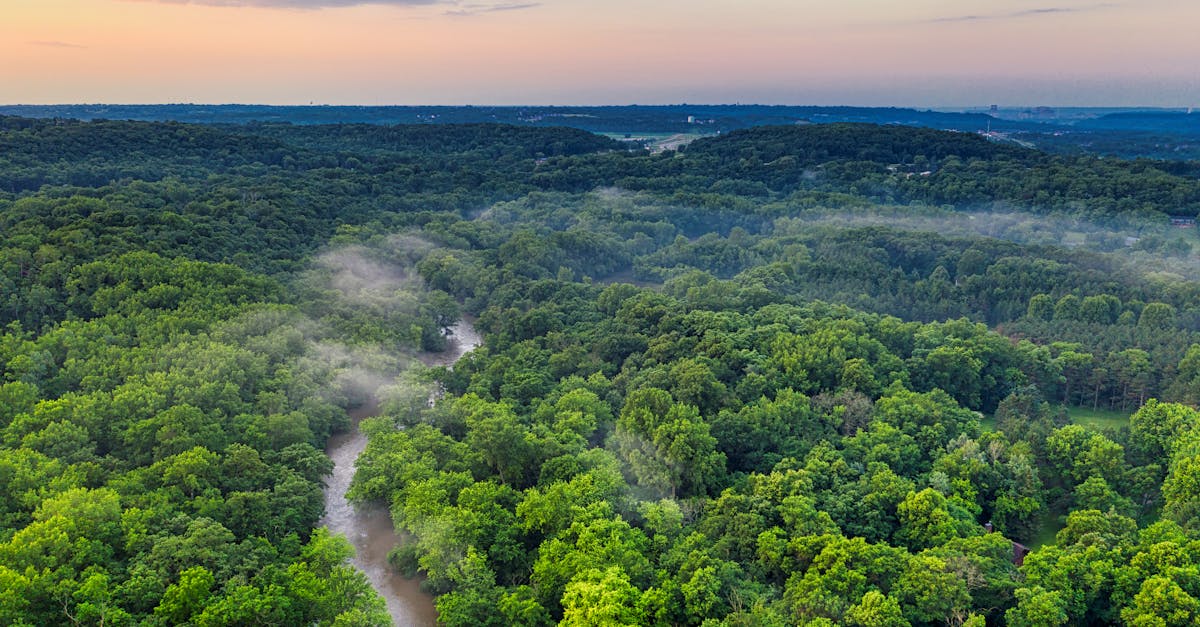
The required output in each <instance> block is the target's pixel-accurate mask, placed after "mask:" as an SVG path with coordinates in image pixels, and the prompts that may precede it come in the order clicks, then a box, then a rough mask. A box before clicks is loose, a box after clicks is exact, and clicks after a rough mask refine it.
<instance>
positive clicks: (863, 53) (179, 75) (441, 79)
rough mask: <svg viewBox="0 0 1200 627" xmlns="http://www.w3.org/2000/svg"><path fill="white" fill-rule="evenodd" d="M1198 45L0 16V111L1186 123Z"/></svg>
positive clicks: (1038, 5) (1106, 13) (919, 33)
mask: <svg viewBox="0 0 1200 627" xmlns="http://www.w3.org/2000/svg"><path fill="white" fill-rule="evenodd" d="M320 4H325V5H327V6H325V7H324V8H295V7H300V6H309V7H311V6H312V5H320ZM214 5H224V6H214ZM263 5H270V6H263ZM328 5H351V6H328ZM1198 26H1200V2H1198V1H1196V0H1130V1H1121V0H1114V1H1111V2H1102V1H1100V2H1087V1H1081V0H1044V1H1041V2H1039V1H1027V0H1012V1H1005V0H1000V1H997V0H990V1H989V0H907V1H905V2H899V1H896V0H542V1H541V2H533V1H531V2H524V1H523V0H509V1H506V2H489V1H488V0H478V1H473V2H453V1H446V2H439V1H437V0H376V3H374V4H356V0H203V1H200V0H193V1H191V2H187V1H185V0H0V59H3V62H2V63H0V104H18V103H29V104H40V103H71V102H108V103H157V102H244V103H269V104H307V103H309V102H316V103H323V104H589V103H594V104H613V103H634V102H636V103H643V104H653V103H672V102H735V101H740V102H762V103H791V104H866V105H883V104H897V105H906V106H952V105H981V104H988V103H1000V104H1013V105H1016V104H1051V105H1097V106H1100V105H1164V106H1191V105H1200V69H1198V67H1200V66H1198V65H1197V63H1196V60H1197V59H1200V43H1198V42H1200V37H1197V35H1196V34H1195V31H1196V29H1197V27H1198Z"/></svg>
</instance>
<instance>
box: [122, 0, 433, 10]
mask: <svg viewBox="0 0 1200 627" xmlns="http://www.w3.org/2000/svg"><path fill="white" fill-rule="evenodd" d="M142 1H143V2H157V3H159V4H201V5H205V6H210V7H252V8H258V9H337V8H344V7H356V6H362V5H367V4H375V5H382V6H400V7H411V6H428V5H431V4H443V2H442V0H142Z"/></svg>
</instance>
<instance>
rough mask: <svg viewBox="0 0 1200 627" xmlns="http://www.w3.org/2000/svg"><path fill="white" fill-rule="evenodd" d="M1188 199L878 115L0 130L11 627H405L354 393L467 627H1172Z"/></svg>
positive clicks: (1181, 171)
mask: <svg viewBox="0 0 1200 627" xmlns="http://www.w3.org/2000/svg"><path fill="white" fill-rule="evenodd" d="M1198 213H1200V166H1197V165H1196V164H1195V163H1191V162H1166V161H1155V160H1149V159H1136V160H1122V159H1115V158H1111V157H1101V156H1095V155H1089V154H1084V153H1079V152H1072V153H1070V154H1061V153H1059V154H1052V153H1047V152H1039V151H1036V150H1032V149H1028V148H1023V147H1020V146H1017V145H1014V144H1009V143H996V142H991V141H988V140H986V139H984V138H982V137H979V136H977V135H974V134H969V133H956V132H946V131H936V130H929V129H921V128H908V127H902V126H875V125H869V124H827V125H809V126H796V125H789V126H763V127H756V128H751V129H745V130H736V131H733V132H730V133H726V134H722V135H720V136H716V137H710V138H705V139H700V140H697V141H695V142H693V143H691V144H690V145H688V146H686V147H683V148H681V149H679V150H670V151H665V152H661V153H651V152H648V151H644V150H641V149H638V148H636V147H634V146H631V145H630V144H628V143H622V142H618V141H614V140H612V139H608V138H605V137H602V136H598V135H592V134H590V133H588V132H585V131H583V130H578V129H569V128H559V127H548V128H535V127H528V126H527V127H517V126H508V125H502V124H463V125H437V126H432V125H411V126H405V125H397V126H369V125H357V124H337V125H312V126H304V125H291V124H287V123H259V124H250V125H244V126H213V125H197V124H182V123H175V122H115V121H94V122H81V121H70V120H63V119H50V120H34V119H26V118H14V117H0V521H2V522H0V623H4V624H12V625H50V624H89V625H91V624H96V625H101V624H103V625H126V624H152V625H155V624H161V625H181V624H194V625H226V624H264V625H266V624H274V625H298V624H322V625H379V624H388V623H389V620H390V619H389V617H388V615H387V613H386V611H385V608H384V606H383V603H382V601H381V599H380V598H379V596H378V595H377V594H376V592H375V591H374V590H373V589H372V588H371V587H370V585H369V584H368V583H367V580H366V579H365V577H364V576H363V575H362V573H360V572H359V571H358V570H356V569H355V568H354V567H353V566H352V565H351V564H350V563H349V562H348V561H347V560H348V557H349V555H350V553H351V551H352V549H351V548H350V545H349V543H348V542H347V541H346V540H345V538H342V537H340V536H337V535H334V534H331V533H329V532H328V530H327V529H325V528H323V527H320V526H318V525H319V521H320V519H321V516H322V511H323V498H322V486H323V482H324V479H325V477H326V476H327V475H328V474H329V472H330V469H331V467H332V465H331V462H330V460H329V458H328V456H326V454H325V452H324V451H325V447H326V443H327V441H328V439H329V437H330V436H331V435H332V434H334V433H338V432H343V431H345V430H346V429H348V428H350V424H351V423H350V422H349V420H348V417H347V412H348V410H352V409H354V408H355V407H358V406H361V405H363V404H366V403H371V402H373V401H374V400H378V401H380V404H381V408H382V412H381V413H380V415H379V416H377V417H374V418H369V419H367V420H366V421H364V422H363V423H362V425H361V428H362V429H363V430H364V431H365V432H366V433H367V434H368V435H369V437H370V440H369V444H368V446H367V450H366V452H365V453H364V454H363V456H362V457H361V458H360V459H359V461H358V469H357V473H356V475H355V478H354V483H353V485H352V487H351V491H350V497H351V498H352V499H354V500H356V501H358V502H362V503H383V504H386V506H387V507H389V508H390V512H391V515H392V518H393V521H394V523H395V526H396V528H397V529H398V530H400V531H402V532H404V537H406V538H407V540H406V541H405V542H403V543H402V544H401V545H399V546H397V547H396V548H395V550H394V551H393V552H392V554H391V562H392V564H393V565H394V567H395V568H396V569H397V570H398V571H400V572H404V573H406V574H408V575H410V576H420V577H422V578H423V580H424V586H425V587H426V589H427V590H429V592H430V593H432V594H434V595H436V605H437V610H438V614H439V620H440V621H441V622H442V623H444V624H447V625H552V624H563V625H577V626H582V625H701V624H703V625H706V626H717V625H729V626H737V625H792V624H804V625H851V626H864V627H865V626H903V625H912V626H920V625H952V626H958V625H971V626H974V627H979V626H982V625H1030V626H1034V625H1036V626H1043V625H1090V624H1113V625H1137V626H1143V625H1145V626H1157V625H1163V626H1174V625H1180V626H1183V625H1194V624H1196V623H1197V622H1198V621H1200V435H1198V434H1200V413H1198V412H1197V411H1196V409H1195V407H1196V406H1197V404H1198V403H1200V281H1197V280H1195V272H1196V270H1197V269H1198V268H1200V257H1198V255H1197V250H1198V249H1197V243H1198V240H1200V238H1198V234H1197V229H1196V226H1195V222H1194V218H1195V217H1196V216H1197V214H1198ZM1172 218H1174V222H1175V224H1172ZM463 314H467V315H469V316H471V319H472V320H474V321H475V325H476V327H477V328H478V329H479V330H480V331H481V332H482V334H483V337H484V343H483V345H482V346H480V347H479V348H478V349H476V350H475V351H473V352H472V353H470V354H468V355H467V356H465V357H464V358H463V359H461V360H460V361H459V362H458V363H457V364H455V365H454V367H453V368H446V367H437V368H426V367H422V366H419V365H416V362H415V361H414V359H413V356H414V355H416V354H417V353H419V352H422V351H425V352H430V351H432V352H436V351H439V350H443V349H444V348H445V345H446V331H447V329H449V328H450V327H451V326H452V325H453V324H454V323H455V322H456V321H457V320H458V319H459V318H460V316H462V315H463ZM431 398H436V399H438V400H437V401H436V402H435V403H432V404H431V403H430V402H429V400H430V399H431Z"/></svg>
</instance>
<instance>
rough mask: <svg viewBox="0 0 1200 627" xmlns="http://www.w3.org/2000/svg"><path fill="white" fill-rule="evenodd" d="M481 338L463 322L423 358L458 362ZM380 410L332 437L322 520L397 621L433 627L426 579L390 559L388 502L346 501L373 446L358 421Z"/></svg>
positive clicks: (356, 416) (356, 414) (371, 408)
mask: <svg viewBox="0 0 1200 627" xmlns="http://www.w3.org/2000/svg"><path fill="white" fill-rule="evenodd" d="M480 341H481V340H480V337H479V334H478V333H476V332H475V328H474V327H473V326H471V322H470V321H467V320H463V321H460V322H459V323H458V324H456V325H455V326H454V328H453V329H452V331H451V335H450V346H449V348H447V349H446V351H445V352H443V353H436V354H424V355H421V361H422V362H423V363H425V365H428V366H452V365H453V364H454V362H456V361H458V359H459V358H460V357H462V356H463V355H464V354H466V353H467V352H469V351H470V350H471V349H473V348H475V347H476V346H479V344H480ZM378 411H379V406H378V403H374V402H372V403H368V404H366V405H363V406H362V407H358V408H357V409H355V410H353V411H351V412H350V421H351V423H352V427H351V428H350V431H349V432H347V433H341V434H338V435H335V436H333V437H332V438H330V439H329V446H328V448H327V450H326V452H327V453H328V454H329V457H330V459H332V460H333V475H332V476H330V477H329V478H328V479H327V480H326V485H325V517H324V518H323V519H321V524H322V525H325V526H327V527H329V529H330V530H331V531H333V532H334V533H340V534H342V535H344V536H346V538H348V539H349V540H350V543H351V544H353V545H354V552H355V558H354V560H353V561H354V565H355V566H357V567H358V568H359V569H361V570H362V571H363V572H364V573H365V574H366V575H367V579H369V580H370V581H371V585H372V586H374V587H375V589H376V590H377V591H379V594H380V596H382V597H383V598H384V600H385V601H387V608H388V613H390V614H391V615H392V622H393V623H395V624H396V625H399V626H401V627H425V626H429V627H433V625H436V624H437V611H436V610H434V607H433V597H431V596H429V595H428V594H425V593H424V592H422V591H421V582H420V579H407V578H405V577H403V576H401V575H400V574H399V573H397V572H395V571H394V570H392V568H391V567H390V566H389V565H388V563H387V556H388V552H389V551H391V550H392V547H394V546H396V544H397V543H399V542H400V537H399V536H397V535H396V531H395V529H394V528H393V527H392V519H391V516H390V515H389V514H388V510H387V507H385V506H384V505H382V504H377V505H372V506H363V507H354V506H353V505H351V504H350V503H349V502H348V501H347V500H346V491H347V490H348V489H350V480H351V479H352V478H354V460H356V459H358V456H359V454H361V453H362V452H363V449H365V448H366V447H367V436H365V435H363V434H362V433H361V432H360V431H359V430H358V423H359V422H361V421H362V419H363V418H368V417H371V416H374V415H376V414H377V413H378Z"/></svg>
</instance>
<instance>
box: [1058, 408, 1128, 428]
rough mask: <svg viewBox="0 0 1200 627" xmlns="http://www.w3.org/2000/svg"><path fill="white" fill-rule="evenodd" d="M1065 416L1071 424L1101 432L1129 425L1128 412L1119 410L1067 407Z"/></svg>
mask: <svg viewBox="0 0 1200 627" xmlns="http://www.w3.org/2000/svg"><path fill="white" fill-rule="evenodd" d="M1067 415H1068V416H1069V417H1070V418H1071V422H1072V423H1074V424H1077V425H1083V426H1085V427H1090V428H1092V429H1096V430H1097V431H1103V430H1105V429H1114V430H1116V429H1120V428H1121V427H1124V426H1127V425H1128V424H1129V416H1130V412H1127V411H1121V410H1119V409H1092V408H1090V407H1068V408H1067Z"/></svg>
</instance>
